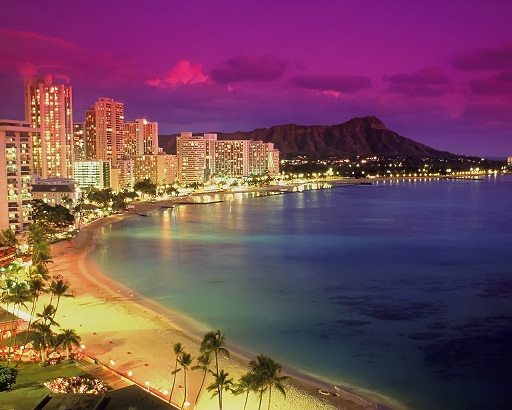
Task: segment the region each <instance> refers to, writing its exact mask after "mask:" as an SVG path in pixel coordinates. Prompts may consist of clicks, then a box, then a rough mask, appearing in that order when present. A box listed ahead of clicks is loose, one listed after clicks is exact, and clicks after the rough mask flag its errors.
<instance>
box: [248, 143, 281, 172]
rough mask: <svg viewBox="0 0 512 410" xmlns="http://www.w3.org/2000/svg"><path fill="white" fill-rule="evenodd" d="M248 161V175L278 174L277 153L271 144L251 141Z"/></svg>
mask: <svg viewBox="0 0 512 410" xmlns="http://www.w3.org/2000/svg"><path fill="white" fill-rule="evenodd" d="M248 161H249V165H248V174H249V175H270V176H276V175H278V174H279V151H278V150H276V149H274V144H273V143H272V142H263V141H251V142H250V144H249V155H248Z"/></svg>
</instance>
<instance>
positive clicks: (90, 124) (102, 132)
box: [85, 98, 124, 166]
mask: <svg viewBox="0 0 512 410" xmlns="http://www.w3.org/2000/svg"><path fill="white" fill-rule="evenodd" d="M123 133H124V105H123V103H120V102H116V101H114V100H113V99H111V98H100V99H99V100H98V101H97V102H96V103H95V104H94V105H93V106H92V107H91V108H90V109H88V110H86V112H85V139H86V142H85V151H86V159H87V160H102V161H110V163H111V165H112V166H116V165H117V163H118V161H120V160H122V159H123V157H124V151H123Z"/></svg>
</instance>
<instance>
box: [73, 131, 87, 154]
mask: <svg viewBox="0 0 512 410" xmlns="http://www.w3.org/2000/svg"><path fill="white" fill-rule="evenodd" d="M85 159H86V157H85V122H75V123H73V161H85Z"/></svg>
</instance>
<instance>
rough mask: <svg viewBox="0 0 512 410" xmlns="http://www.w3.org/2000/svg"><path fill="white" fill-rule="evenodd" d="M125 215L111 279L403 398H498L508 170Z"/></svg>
mask: <svg viewBox="0 0 512 410" xmlns="http://www.w3.org/2000/svg"><path fill="white" fill-rule="evenodd" d="M226 199H227V200H226V201H225V202H222V203H215V204H209V205H182V206H178V207H176V208H175V209H173V210H171V209H166V210H162V211H160V212H155V213H152V214H151V215H150V216H149V217H137V218H131V219H126V220H124V221H122V222H120V223H118V224H115V225H113V226H112V227H111V230H110V231H109V232H105V233H104V234H103V236H102V237H101V240H102V241H103V242H104V247H103V248H102V250H101V251H100V252H97V253H96V259H97V262H98V263H99V264H100V266H101V268H102V269H103V270H104V271H105V272H106V273H107V274H108V275H109V276H110V277H112V278H113V279H115V280H118V281H120V282H122V283H124V284H125V285H127V286H128V287H130V288H132V289H133V290H135V291H136V292H138V293H140V294H143V295H145V296H148V297H150V298H152V299H154V300H156V301H158V302H159V303H161V304H163V305H166V306H169V307H172V308H174V309H177V310H180V311H182V312H185V313H186V314H187V315H189V316H191V317H193V318H195V319H197V320H199V321H201V322H203V323H206V324H207V325H208V326H210V327H211V328H213V329H217V328H219V329H221V330H222V331H223V332H224V333H225V334H226V336H227V338H228V341H229V342H230V343H232V344H235V345H237V346H240V347H241V348H243V349H246V350H248V351H252V352H255V353H264V354H267V355H270V356H272V357H274V358H275V359H276V360H278V361H279V362H281V363H283V364H286V365H288V366H292V367H294V368H296V369H300V370H301V371H303V372H305V373H308V374H311V375H316V376H321V377H323V378H325V379H327V380H329V381H330V382H332V383H333V384H342V383H348V384H350V385H354V386H360V387H362V388H364V389H368V390H372V391H376V392H379V393H380V394H382V395H386V396H389V397H392V398H394V399H397V400H399V401H400V402H402V403H403V404H405V405H406V406H407V407H409V408H411V409H429V410H432V409H453V410H458V409H505V408H510V402H511V401H510V398H509V396H510V388H512V176H511V175H506V176H498V177H486V178H484V179H483V180H433V181H393V182H379V183H374V184H373V185H371V186H344V187H338V188H334V189H324V190H313V191H305V192H302V193H292V194H284V195H276V196H266V197H257V198H249V197H247V195H245V196H244V195H238V196H230V197H229V198H226Z"/></svg>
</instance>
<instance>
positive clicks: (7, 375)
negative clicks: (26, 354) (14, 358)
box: [0, 365, 18, 392]
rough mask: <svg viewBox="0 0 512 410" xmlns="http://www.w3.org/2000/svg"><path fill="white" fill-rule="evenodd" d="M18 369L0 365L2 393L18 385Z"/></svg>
mask: <svg viewBox="0 0 512 410" xmlns="http://www.w3.org/2000/svg"><path fill="white" fill-rule="evenodd" d="M17 376H18V369H16V368H11V367H6V366H2V365H0V392H1V391H6V390H9V389H10V388H11V387H12V386H13V385H15V384H16V377H17Z"/></svg>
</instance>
